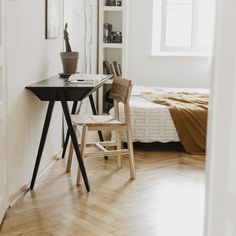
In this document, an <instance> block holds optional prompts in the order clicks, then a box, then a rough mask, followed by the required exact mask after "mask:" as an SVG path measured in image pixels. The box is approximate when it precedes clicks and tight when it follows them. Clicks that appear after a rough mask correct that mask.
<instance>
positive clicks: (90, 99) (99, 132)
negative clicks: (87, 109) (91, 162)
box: [89, 94, 108, 160]
mask: <svg viewBox="0 0 236 236" xmlns="http://www.w3.org/2000/svg"><path fill="white" fill-rule="evenodd" d="M89 101H90V104H91V107H92V111H93V114H94V115H97V114H98V112H97V109H96V107H95V103H94V100H93V95H92V94H91V95H89ZM98 136H99V140H100V141H101V142H103V141H104V138H103V135H102V131H101V130H99V131H98ZM104 158H105V160H108V157H107V156H105V157H104Z"/></svg>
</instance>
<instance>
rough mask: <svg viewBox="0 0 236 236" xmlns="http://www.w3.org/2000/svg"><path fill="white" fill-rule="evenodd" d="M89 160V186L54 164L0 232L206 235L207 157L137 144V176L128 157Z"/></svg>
mask: <svg viewBox="0 0 236 236" xmlns="http://www.w3.org/2000/svg"><path fill="white" fill-rule="evenodd" d="M126 159H127V158H125V161H124V167H123V169H121V170H119V169H117V165H116V161H115V159H111V158H110V159H109V161H104V160H103V159H100V158H95V159H94V158H88V159H86V161H85V164H86V168H87V171H88V176H89V181H90V185H91V192H90V193H86V192H85V190H84V187H80V188H79V189H78V188H77V187H76V186H75V181H76V168H77V165H76V164H77V163H76V162H74V170H73V171H72V174H66V173H65V166H66V163H65V161H63V160H58V161H57V162H56V164H55V165H54V166H53V167H52V168H51V169H50V170H49V171H48V173H47V174H46V175H45V176H44V177H42V178H41V179H40V180H39V181H38V182H37V183H36V187H35V190H34V191H32V192H27V193H26V194H25V195H24V196H23V197H21V198H20V199H19V200H18V201H17V203H16V204H15V205H14V206H13V207H12V208H11V209H9V210H8V212H7V215H6V218H5V220H4V222H3V224H2V227H1V231H0V235H1V236H11V235H24V236H34V235H56V236H57V235H58V236H64V235H71V236H74V235H75V236H76V235H78V236H79V235H84V236H93V235H94V236H95V235H96V236H107V235H117V236H126V235H127V236H128V235H129V236H202V228H203V209H204V157H201V156H200V157H199V156H190V155H187V154H184V153H182V152H181V151H175V150H174V151H173V150H172V151H167V150H162V151H157V150H155V148H152V149H144V148H140V147H139V148H136V151H135V159H136V168H137V179H136V180H134V181H130V180H129V169H128V162H127V160H126Z"/></svg>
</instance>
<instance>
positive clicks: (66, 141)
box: [62, 101, 78, 159]
mask: <svg viewBox="0 0 236 236" xmlns="http://www.w3.org/2000/svg"><path fill="white" fill-rule="evenodd" d="M77 104H78V101H74V102H73V106H72V110H71V114H72V115H74V114H75V112H76V109H77ZM69 137H70V134H69V130H68V129H67V132H66V139H65V142H64V144H63V152H62V159H63V158H64V157H65V154H66V148H67V145H68V142H69Z"/></svg>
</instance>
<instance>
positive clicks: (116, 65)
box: [113, 61, 122, 77]
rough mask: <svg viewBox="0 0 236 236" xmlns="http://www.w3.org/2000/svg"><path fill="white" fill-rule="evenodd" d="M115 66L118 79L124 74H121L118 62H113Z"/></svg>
mask: <svg viewBox="0 0 236 236" xmlns="http://www.w3.org/2000/svg"><path fill="white" fill-rule="evenodd" d="M113 65H114V68H115V71H116V75H117V76H118V77H121V76H122V74H121V71H120V66H119V65H118V63H117V61H113Z"/></svg>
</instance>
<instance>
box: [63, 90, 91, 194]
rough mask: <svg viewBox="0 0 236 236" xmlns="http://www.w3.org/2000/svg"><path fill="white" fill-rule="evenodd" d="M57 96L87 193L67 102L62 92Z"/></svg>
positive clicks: (84, 174)
mask: <svg viewBox="0 0 236 236" xmlns="http://www.w3.org/2000/svg"><path fill="white" fill-rule="evenodd" d="M59 96H60V99H61V104H62V108H63V111H64V115H65V118H66V122H67V126H68V130H69V134H70V136H71V140H72V143H73V146H74V150H75V153H76V156H77V159H78V162H79V167H80V170H81V174H82V177H83V180H84V184H85V187H86V189H87V191H88V192H89V191H90V187H89V182H88V177H87V173H86V170H85V167H84V162H83V159H82V157H81V155H80V151H79V145H78V141H77V138H76V134H75V132H74V129H73V126H72V123H71V118H70V113H69V109H68V105H67V102H66V99H65V96H64V93H63V91H59Z"/></svg>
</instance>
